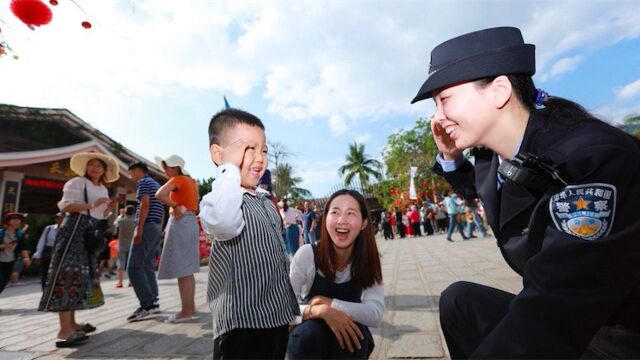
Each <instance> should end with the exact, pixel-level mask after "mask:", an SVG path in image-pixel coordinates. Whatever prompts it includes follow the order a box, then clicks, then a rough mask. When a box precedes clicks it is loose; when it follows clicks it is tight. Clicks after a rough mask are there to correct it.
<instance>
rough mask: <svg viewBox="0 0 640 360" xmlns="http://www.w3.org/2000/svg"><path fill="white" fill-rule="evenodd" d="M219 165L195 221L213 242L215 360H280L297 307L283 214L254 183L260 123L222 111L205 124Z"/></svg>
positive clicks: (260, 162)
mask: <svg viewBox="0 0 640 360" xmlns="http://www.w3.org/2000/svg"><path fill="white" fill-rule="evenodd" d="M209 145H210V147H209V151H210V153H211V159H212V160H213V162H214V163H215V164H216V165H217V166H218V171H217V175H216V177H215V178H216V179H215V181H214V182H213V184H212V185H211V192H210V193H209V194H207V195H206V196H204V198H203V199H202V202H201V204H200V220H201V222H202V225H203V227H204V229H205V231H206V232H207V233H208V234H209V235H210V236H211V238H212V239H213V242H212V245H211V255H210V257H209V281H208V284H207V301H208V303H209V307H210V309H211V311H212V313H213V337H214V348H213V358H214V359H221V358H224V359H227V358H240V359H258V358H259V359H263V358H269V359H277V358H280V359H283V358H284V356H285V352H286V348H287V339H288V325H289V323H290V322H291V321H292V320H293V319H294V317H295V316H296V315H299V307H298V304H297V301H296V297H295V294H294V293H293V289H292V288H291V284H290V283H289V263H288V260H287V257H286V255H285V249H284V240H283V239H282V235H281V234H282V228H281V222H280V216H279V215H278V213H277V212H276V209H275V207H274V206H273V204H272V202H271V200H269V198H268V196H267V195H268V193H267V192H266V191H265V190H263V189H261V188H259V187H258V186H257V185H258V182H259V180H260V178H261V177H262V175H263V174H264V172H265V170H266V169H267V145H266V136H265V132H264V125H262V122H261V121H260V119H258V118H257V117H256V116H254V115H252V114H249V113H247V112H244V111H241V110H237V109H227V110H224V111H221V112H219V113H217V114H216V115H214V116H213V118H212V119H211V122H210V123H209Z"/></svg>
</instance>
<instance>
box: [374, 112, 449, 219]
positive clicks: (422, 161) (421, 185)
mask: <svg viewBox="0 0 640 360" xmlns="http://www.w3.org/2000/svg"><path fill="white" fill-rule="evenodd" d="M437 153H438V147H437V146H436V143H435V141H434V140H433V136H432V134H431V124H430V121H429V119H418V120H417V121H416V123H415V125H414V126H413V127H412V128H411V129H409V130H402V131H400V132H397V133H394V134H391V135H389V137H388V139H387V145H386V147H385V149H384V151H383V161H384V165H385V167H386V175H387V180H385V181H383V182H381V183H380V184H379V185H378V187H377V189H376V191H375V192H376V197H378V199H379V200H380V202H381V203H382V204H383V206H384V207H385V208H387V209H388V208H390V207H392V206H394V205H395V204H397V203H398V201H397V200H402V201H401V205H402V203H403V202H408V199H407V198H406V196H404V195H403V193H404V192H408V190H409V180H410V178H409V169H410V167H411V166H415V167H417V168H418V172H417V174H416V177H415V178H414V182H415V185H416V190H417V193H418V195H419V196H420V195H429V196H433V190H434V186H433V185H435V190H436V193H438V195H439V192H440V191H442V189H444V188H447V187H448V185H447V184H446V182H445V181H444V179H442V178H441V177H440V176H438V175H435V174H434V173H433V170H431V168H432V167H433V163H434V161H435V157H436V154H437ZM392 192H393V194H392Z"/></svg>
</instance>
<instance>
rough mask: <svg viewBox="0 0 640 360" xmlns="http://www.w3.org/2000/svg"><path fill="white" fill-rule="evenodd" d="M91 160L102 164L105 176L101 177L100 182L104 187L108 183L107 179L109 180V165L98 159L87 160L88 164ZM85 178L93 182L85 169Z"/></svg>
mask: <svg viewBox="0 0 640 360" xmlns="http://www.w3.org/2000/svg"><path fill="white" fill-rule="evenodd" d="M91 160H98V161H99V162H100V164H101V165H102V168H103V169H104V174H102V176H100V179H99V180H98V182H99V183H100V184H102V185H104V184H105V183H106V178H107V163H106V162H104V160H102V159H98V158H93V159H89V160H87V164H88V163H89V161H91ZM84 177H85V178H87V179H89V181H93V180H91V178H90V177H89V174H87V170H86V167H85V171H84Z"/></svg>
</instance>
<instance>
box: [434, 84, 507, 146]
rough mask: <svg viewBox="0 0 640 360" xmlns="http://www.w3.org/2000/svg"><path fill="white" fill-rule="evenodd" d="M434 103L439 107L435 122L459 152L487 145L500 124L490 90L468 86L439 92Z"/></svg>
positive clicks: (464, 85) (463, 85)
mask: <svg viewBox="0 0 640 360" xmlns="http://www.w3.org/2000/svg"><path fill="white" fill-rule="evenodd" d="M433 99H434V101H435V103H436V111H435V113H434V115H433V116H434V120H435V121H437V122H438V123H439V124H440V126H442V128H443V129H444V131H445V132H446V133H447V134H448V135H449V137H450V138H451V139H452V140H453V141H454V142H455V144H456V147H457V148H458V149H465V148H469V147H472V146H477V145H487V144H486V141H487V138H488V134H489V133H490V132H492V131H493V129H494V126H495V124H496V122H495V121H494V113H493V111H495V107H494V101H493V98H492V93H491V91H490V87H483V86H480V85H478V84H476V83H475V82H466V83H463V84H458V85H453V86H450V87H447V88H445V89H443V90H441V91H438V92H435V93H434V96H433Z"/></svg>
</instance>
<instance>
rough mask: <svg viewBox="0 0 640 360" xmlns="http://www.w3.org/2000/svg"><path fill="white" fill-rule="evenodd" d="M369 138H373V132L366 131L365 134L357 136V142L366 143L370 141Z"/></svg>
mask: <svg viewBox="0 0 640 360" xmlns="http://www.w3.org/2000/svg"><path fill="white" fill-rule="evenodd" d="M369 139H371V134H369V133H364V134H361V135H359V136H358V137H356V142H357V143H358V144H364V143H366V142H367V141H369Z"/></svg>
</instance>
